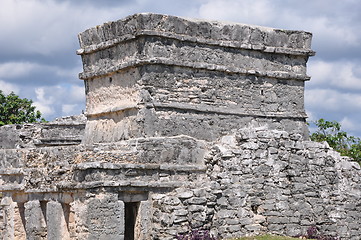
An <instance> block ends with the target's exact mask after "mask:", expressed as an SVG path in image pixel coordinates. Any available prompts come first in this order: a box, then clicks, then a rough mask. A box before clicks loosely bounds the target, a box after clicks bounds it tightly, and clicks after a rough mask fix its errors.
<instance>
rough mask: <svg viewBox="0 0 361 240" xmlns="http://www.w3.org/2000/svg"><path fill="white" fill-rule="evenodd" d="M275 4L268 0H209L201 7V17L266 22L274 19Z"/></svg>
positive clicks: (255, 22)
mask: <svg viewBox="0 0 361 240" xmlns="http://www.w3.org/2000/svg"><path fill="white" fill-rule="evenodd" d="M275 12H276V11H275V9H274V5H272V3H271V2H270V1H267V0H259V1H254V0H243V1H234V0H209V1H207V2H206V3H203V4H202V5H201V6H200V7H199V16H200V17H201V18H206V19H213V20H220V19H222V20H230V21H241V22H244V23H250V24H266V23H269V22H271V21H273V19H274V17H275V16H276V14H275Z"/></svg>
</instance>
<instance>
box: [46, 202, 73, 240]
mask: <svg viewBox="0 0 361 240" xmlns="http://www.w3.org/2000/svg"><path fill="white" fill-rule="evenodd" d="M68 217H69V212H68V209H67V208H66V205H65V204H61V203H60V202H56V201H50V202H48V203H47V207H46V218H47V225H48V239H58V240H60V239H61V240H68V239H70V235H69V230H68V221H69V219H68Z"/></svg>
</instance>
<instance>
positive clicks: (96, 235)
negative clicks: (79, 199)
mask: <svg viewBox="0 0 361 240" xmlns="http://www.w3.org/2000/svg"><path fill="white" fill-rule="evenodd" d="M86 211H87V214H86V220H85V221H86V222H85V225H86V227H87V228H88V232H89V236H88V239H99V240H100V239H106V240H109V239H117V240H118V239H124V203H123V201H119V200H118V194H109V195H108V194H99V195H98V196H97V197H95V198H92V199H89V200H88V202H87V210H86Z"/></svg>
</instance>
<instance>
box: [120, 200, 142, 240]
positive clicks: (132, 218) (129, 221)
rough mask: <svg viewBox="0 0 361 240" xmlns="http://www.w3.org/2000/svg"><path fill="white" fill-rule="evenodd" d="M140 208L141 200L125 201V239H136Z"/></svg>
mask: <svg viewBox="0 0 361 240" xmlns="http://www.w3.org/2000/svg"><path fill="white" fill-rule="evenodd" d="M138 209H139V202H125V203H124V215H125V233H124V239H126V240H134V227H135V223H136V221H137V216H138Z"/></svg>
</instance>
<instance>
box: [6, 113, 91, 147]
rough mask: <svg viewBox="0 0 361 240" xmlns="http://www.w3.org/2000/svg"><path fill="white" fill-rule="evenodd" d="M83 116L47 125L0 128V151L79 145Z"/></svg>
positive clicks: (31, 124) (83, 125)
mask: <svg viewBox="0 0 361 240" xmlns="http://www.w3.org/2000/svg"><path fill="white" fill-rule="evenodd" d="M85 122H86V118H85V116H84V115H79V116H70V117H63V118H58V119H55V120H54V121H52V122H48V123H28V124H23V125H20V124H14V125H7V126H3V127H0V149H12V148H33V147H45V146H59V145H77V144H80V143H81V141H82V138H83V136H84V128H85Z"/></svg>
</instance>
